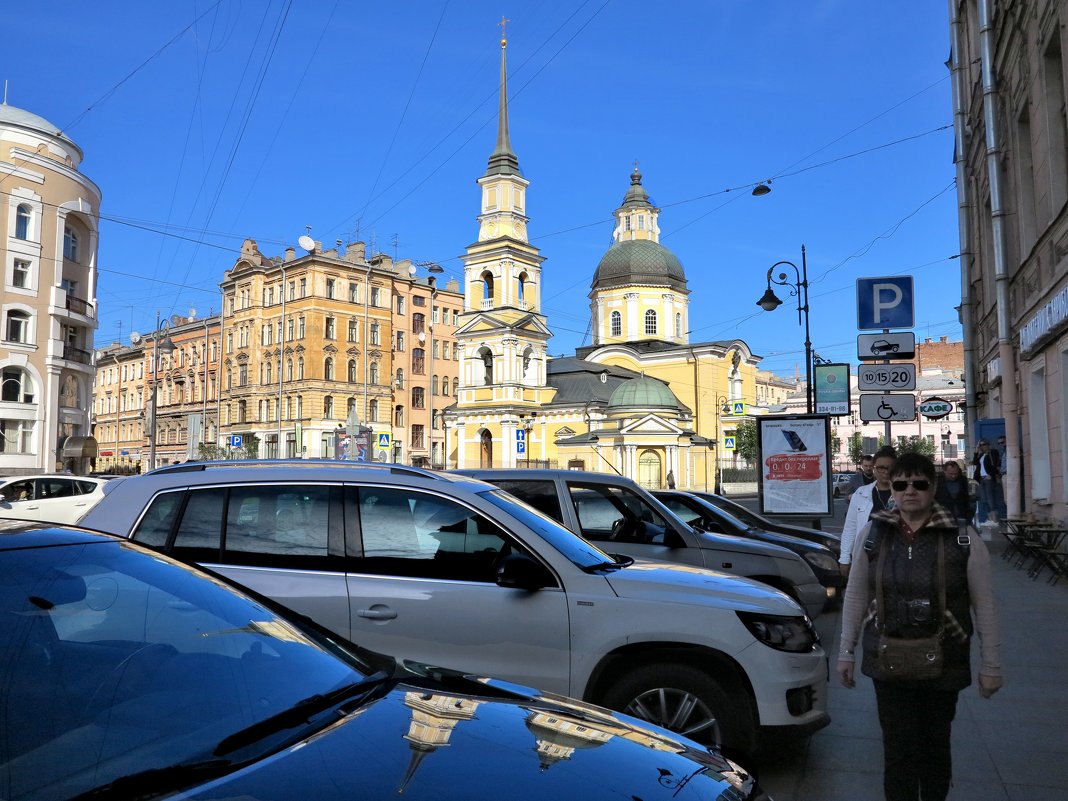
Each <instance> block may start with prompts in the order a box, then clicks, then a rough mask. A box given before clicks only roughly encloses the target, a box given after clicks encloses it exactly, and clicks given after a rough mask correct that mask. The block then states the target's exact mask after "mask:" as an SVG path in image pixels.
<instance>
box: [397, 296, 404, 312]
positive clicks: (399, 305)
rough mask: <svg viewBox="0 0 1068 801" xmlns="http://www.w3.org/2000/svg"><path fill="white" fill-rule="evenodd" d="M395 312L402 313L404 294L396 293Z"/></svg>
mask: <svg viewBox="0 0 1068 801" xmlns="http://www.w3.org/2000/svg"><path fill="white" fill-rule="evenodd" d="M397 314H404V296H403V295H397Z"/></svg>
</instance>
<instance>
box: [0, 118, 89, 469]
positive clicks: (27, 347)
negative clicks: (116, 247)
mask: <svg viewBox="0 0 1068 801" xmlns="http://www.w3.org/2000/svg"><path fill="white" fill-rule="evenodd" d="M82 156H83V154H82V150H81V148H79V147H78V145H76V144H75V143H74V142H73V141H71V140H70V139H69V138H68V137H67V136H66V135H65V134H64V133H63V132H62V131H60V130H59V128H57V127H56V126H55V125H53V124H52V123H50V122H48V121H47V120H45V119H43V118H41V117H39V116H37V115H36V114H32V113H30V112H28V111H24V110H22V109H19V108H15V107H14V106H9V105H7V103H6V102H5V103H3V104H0V165H2V167H3V171H2V176H0V184H2V192H3V194H2V197H3V198H4V202H3V204H2V205H3V209H4V213H3V214H2V215H0V247H2V248H3V253H2V259H3V261H2V263H3V284H2V289H3V291H2V294H0V326H2V329H0V470H2V471H3V472H4V473H6V474H9V475H11V474H18V473H23V474H25V473H35V472H49V471H53V470H56V469H69V470H71V471H73V472H75V473H84V472H87V470H88V467H89V461H90V459H91V458H92V457H94V456H96V444H95V442H94V440H93V438H92V436H91V435H90V419H89V408H90V401H89V399H90V393H91V391H92V381H93V365H92V362H93V359H92V352H93V335H94V332H95V330H96V327H97V314H96V284H97V263H96V254H97V237H98V232H99V214H100V190H99V189H98V188H97V186H96V184H94V183H93V182H92V181H91V180H89V178H87V177H86V176H85V175H83V174H82V173H81V172H80V171H79V166H80V164H81V161H82Z"/></svg>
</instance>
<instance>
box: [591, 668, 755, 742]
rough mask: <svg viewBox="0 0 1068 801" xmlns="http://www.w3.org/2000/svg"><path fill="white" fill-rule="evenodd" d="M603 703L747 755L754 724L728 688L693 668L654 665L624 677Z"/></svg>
mask: <svg viewBox="0 0 1068 801" xmlns="http://www.w3.org/2000/svg"><path fill="white" fill-rule="evenodd" d="M601 703H602V704H604V705H605V706H607V707H609V708H611V709H617V710H619V711H620V712H625V713H626V714H628V715H632V716H634V717H636V718H640V719H641V720H645V721H648V722H649V723H655V724H656V725H658V726H663V727H664V728H665V729H670V730H671V731H674V732H677V733H679V734H682V735H684V736H686V737H689V738H691V739H693V740H697V741H698V742H701V743H705V744H715V745H724V746H727V747H730V748H735V749H740V750H743V751H744V750H746V749H748V748H749V746H750V742H751V740H752V734H753V732H752V724H751V723H750V722H749V720H748V716H747V715H745V714H743V713H739V711H738V710H737V708H736V706H735V704H734V703H733V702H732V701H731V699H730V697H729V696H728V695H727V693H726V692H724V691H723V688H722V687H720V685H719V684H718V683H717V682H716V681H715V680H714V679H713V678H712V677H711V676H709V675H708V674H707V673H705V672H704V671H702V670H699V669H697V668H695V667H691V666H690V665H678V664H676V665H663V664H650V665H645V666H643V667H640V668H637V669H636V670H633V671H631V672H630V673H627V674H626V675H624V676H623V677H622V678H621V679H620V680H619V681H617V682H616V683H615V685H614V686H613V687H612V688H611V689H609V690H608V692H607V693H605V696H604V698H602V699H601Z"/></svg>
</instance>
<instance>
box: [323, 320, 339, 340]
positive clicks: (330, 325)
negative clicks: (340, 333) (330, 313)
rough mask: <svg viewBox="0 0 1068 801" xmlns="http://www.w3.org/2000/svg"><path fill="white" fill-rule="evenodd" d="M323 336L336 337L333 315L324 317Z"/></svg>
mask: <svg viewBox="0 0 1068 801" xmlns="http://www.w3.org/2000/svg"><path fill="white" fill-rule="evenodd" d="M324 336H325V337H326V338H327V339H337V337H336V336H335V331H334V318H333V317H327V318H326V334H325V335H324Z"/></svg>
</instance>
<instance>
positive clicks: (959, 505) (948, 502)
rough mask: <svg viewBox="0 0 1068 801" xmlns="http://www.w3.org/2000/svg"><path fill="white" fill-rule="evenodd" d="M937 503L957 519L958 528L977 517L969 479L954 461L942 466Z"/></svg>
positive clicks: (936, 497) (936, 495)
mask: <svg viewBox="0 0 1068 801" xmlns="http://www.w3.org/2000/svg"><path fill="white" fill-rule="evenodd" d="M935 502H936V503H939V504H941V505H942V506H944V507H946V509H948V510H949V512H950V513H951V514H952V515H953V516H954V517H955V518H956V519H957V525H958V526H964V525H967V524H968V523H969V522H970V521H971V519H972V518H973V517H975V504H974V503H973V501H972V497H971V493H970V492H969V485H968V479H967V478H966V477H965V475H964V471H962V470H961V469H960V465H959V464H957V462H955V461H953V460H952V459H951V460H949V461H948V462H946V463H945V464H943V465H942V475H940V476H939V477H938V489H937V491H936V492H935Z"/></svg>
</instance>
